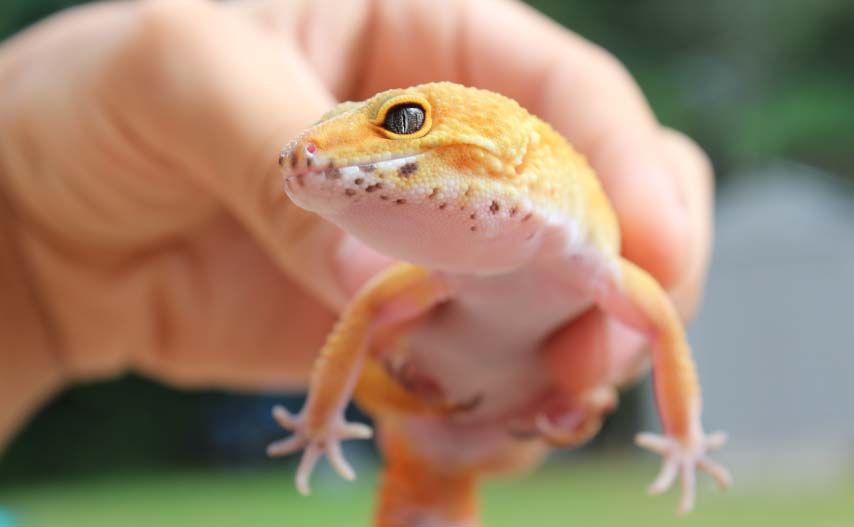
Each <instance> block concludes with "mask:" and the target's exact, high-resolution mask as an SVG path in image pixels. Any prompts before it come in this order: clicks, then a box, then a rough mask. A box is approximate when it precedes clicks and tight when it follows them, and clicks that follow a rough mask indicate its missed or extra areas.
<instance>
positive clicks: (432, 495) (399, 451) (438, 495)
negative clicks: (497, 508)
mask: <svg viewBox="0 0 854 527" xmlns="http://www.w3.org/2000/svg"><path fill="white" fill-rule="evenodd" d="M381 442H382V450H383V453H384V455H385V459H386V466H385V470H384V472H383V477H382V488H381V489H380V500H379V507H378V509H377V513H376V517H375V520H374V521H375V525H376V527H477V526H479V525H480V514H479V507H478V499H477V484H478V473H477V471H475V470H461V469H450V470H439V469H437V468H436V467H431V466H430V463H429V462H428V461H427V460H424V459H423V458H420V457H419V456H418V454H417V452H413V450H412V448H411V447H410V446H409V443H410V442H411V439H410V438H407V437H405V436H403V435H402V434H400V433H399V432H397V431H395V430H393V429H389V427H384V430H382V436H381Z"/></svg>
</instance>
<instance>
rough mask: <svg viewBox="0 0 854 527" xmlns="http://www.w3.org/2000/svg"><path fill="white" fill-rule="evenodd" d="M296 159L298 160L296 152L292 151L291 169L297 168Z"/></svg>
mask: <svg viewBox="0 0 854 527" xmlns="http://www.w3.org/2000/svg"><path fill="white" fill-rule="evenodd" d="M297 161H298V159H297V153H296V152H294V153H293V155H291V169H292V170H295V169H296V168H297Z"/></svg>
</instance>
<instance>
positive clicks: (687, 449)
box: [597, 260, 732, 513]
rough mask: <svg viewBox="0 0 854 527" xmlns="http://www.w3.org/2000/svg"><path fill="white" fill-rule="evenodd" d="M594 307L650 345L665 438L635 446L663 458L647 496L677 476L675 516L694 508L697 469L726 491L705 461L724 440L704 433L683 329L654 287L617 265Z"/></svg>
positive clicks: (628, 266)
mask: <svg viewBox="0 0 854 527" xmlns="http://www.w3.org/2000/svg"><path fill="white" fill-rule="evenodd" d="M597 303H598V304H599V307H600V308H602V309H603V310H604V311H605V312H606V313H608V314H609V315H611V316H613V317H614V318H615V319H617V320H618V321H620V322H622V323H624V324H626V325H627V326H629V327H632V328H634V329H636V330H638V331H640V332H642V333H643V334H645V335H646V336H648V337H649V339H650V344H651V348H652V368H653V374H654V375H653V379H654V389H655V399H656V404H657V407H658V412H659V416H660V418H661V422H662V425H663V428H664V435H656V434H649V433H643V434H639V435H638V437H637V439H636V442H637V444H638V445H639V446H642V447H645V448H648V449H650V450H652V451H654V452H656V453H658V454H660V455H661V456H662V457H663V458H664V462H663V464H662V469H661V472H660V474H659V476H658V478H656V480H655V482H653V484H652V485H651V486H650V488H649V491H650V493H651V494H658V493H661V492H664V491H665V490H667V489H668V488H669V487H670V486H671V485H672V484H673V482H674V481H675V480H676V477H677V476H679V477H680V478H681V480H682V499H681V501H680V503H679V512H680V513H686V512H688V511H690V510H691V509H692V508H693V507H694V493H695V479H696V476H695V472H696V469H697V468H699V469H700V470H702V471H704V472H706V473H708V474H709V475H710V476H712V478H714V479H715V481H716V482H717V483H718V485H719V486H720V487H721V488H725V487H727V486H729V485H730V482H731V479H732V478H731V477H730V475H729V472H727V470H726V469H725V468H724V467H723V466H721V465H719V464H717V463H715V462H714V461H712V460H711V459H710V458H709V456H708V452H709V451H711V450H714V449H716V448H719V447H720V446H722V445H723V443H724V442H725V441H726V436H725V435H724V434H723V433H721V432H717V433H713V434H710V435H706V433H705V432H704V431H703V427H702V424H701V423H700V410H701V401H700V384H699V381H698V380H697V372H696V368H695V366H694V361H693V359H692V358H691V348H690V347H689V345H688V342H687V340H686V339H685V332H684V330H683V328H682V323H681V322H680V320H679V317H678V316H677V314H676V310H675V309H674V307H673V305H672V304H671V303H670V300H669V299H668V298H667V295H666V294H665V293H664V290H663V289H662V288H661V286H659V285H658V282H656V281H655V279H653V278H652V277H651V276H650V275H649V274H648V273H646V271H644V270H642V269H640V268H639V267H637V266H636V265H634V264H633V263H631V262H629V261H628V260H620V262H619V268H618V271H617V272H616V273H614V274H613V275H612V276H611V277H609V278H608V279H607V280H606V281H605V283H604V284H602V287H601V288H600V290H599V291H598V293H597Z"/></svg>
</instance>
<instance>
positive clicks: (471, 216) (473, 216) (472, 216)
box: [469, 212, 477, 220]
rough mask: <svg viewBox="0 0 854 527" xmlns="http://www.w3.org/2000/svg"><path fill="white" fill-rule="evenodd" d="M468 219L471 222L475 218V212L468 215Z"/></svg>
mask: <svg viewBox="0 0 854 527" xmlns="http://www.w3.org/2000/svg"><path fill="white" fill-rule="evenodd" d="M469 218H470V219H472V220H473V219H475V218H477V212H472V213H471V214H469Z"/></svg>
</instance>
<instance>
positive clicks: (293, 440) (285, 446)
mask: <svg viewBox="0 0 854 527" xmlns="http://www.w3.org/2000/svg"><path fill="white" fill-rule="evenodd" d="M306 442H307V440H306V439H305V438H304V437H301V436H296V435H295V436H291V437H288V438H286V439H281V440H279V441H276V442H274V443H270V445H269V446H268V447H267V455H268V456H269V457H279V456H286V455H288V454H292V453H294V452H296V451H298V450H300V449H302V448H303V447H304V446H305V444H306Z"/></svg>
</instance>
